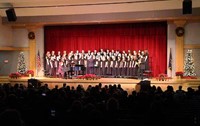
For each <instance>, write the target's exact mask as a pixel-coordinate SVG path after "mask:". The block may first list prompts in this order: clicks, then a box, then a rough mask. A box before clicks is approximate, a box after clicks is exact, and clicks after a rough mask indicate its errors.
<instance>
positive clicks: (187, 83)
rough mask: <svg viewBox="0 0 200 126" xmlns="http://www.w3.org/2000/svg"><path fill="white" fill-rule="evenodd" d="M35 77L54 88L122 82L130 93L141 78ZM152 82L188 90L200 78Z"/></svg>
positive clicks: (23, 80) (0, 79)
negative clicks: (65, 85)
mask: <svg viewBox="0 0 200 126" xmlns="http://www.w3.org/2000/svg"><path fill="white" fill-rule="evenodd" d="M33 78H34V79H37V80H39V81H41V82H42V84H48V86H49V88H51V89H52V88H54V87H55V85H58V87H62V85H63V83H66V84H67V85H69V86H74V87H75V88H76V87H77V86H78V85H82V86H83V87H84V88H85V89H86V88H87V87H88V86H89V85H92V86H94V85H97V84H99V83H102V85H103V86H104V85H110V84H111V85H113V84H116V85H118V84H121V86H122V88H123V89H125V90H127V92H128V93H129V94H130V93H131V92H132V91H133V90H137V89H136V88H137V87H136V85H137V83H139V82H140V81H141V80H140V79H128V78H101V79H98V80H82V79H62V78H47V77H33ZM28 79H31V78H30V77H21V78H19V79H10V78H9V77H0V83H11V84H16V83H19V84H24V85H25V86H27V84H28ZM148 80H149V81H150V82H151V86H152V85H155V86H156V87H157V86H160V87H161V88H162V90H166V88H167V86H168V85H171V86H173V87H174V90H177V89H178V86H179V85H182V86H183V90H187V88H188V87H192V88H194V89H197V87H198V86H199V85H200V78H198V79H175V78H173V79H168V80H166V81H158V80H156V79H155V78H152V79H148Z"/></svg>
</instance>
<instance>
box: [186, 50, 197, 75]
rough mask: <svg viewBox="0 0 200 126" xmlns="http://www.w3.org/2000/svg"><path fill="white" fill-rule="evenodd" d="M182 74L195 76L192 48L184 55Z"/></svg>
mask: <svg viewBox="0 0 200 126" xmlns="http://www.w3.org/2000/svg"><path fill="white" fill-rule="evenodd" d="M184 76H196V74H195V67H194V59H193V56H192V50H188V51H187V53H186V55H185V61H184Z"/></svg>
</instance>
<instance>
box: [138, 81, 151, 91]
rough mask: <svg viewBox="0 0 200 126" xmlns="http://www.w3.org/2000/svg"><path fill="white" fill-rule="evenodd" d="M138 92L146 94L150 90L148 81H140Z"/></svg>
mask: <svg viewBox="0 0 200 126" xmlns="http://www.w3.org/2000/svg"><path fill="white" fill-rule="evenodd" d="M140 86H141V88H140V91H141V92H148V91H150V89H151V82H150V81H148V80H145V81H140Z"/></svg>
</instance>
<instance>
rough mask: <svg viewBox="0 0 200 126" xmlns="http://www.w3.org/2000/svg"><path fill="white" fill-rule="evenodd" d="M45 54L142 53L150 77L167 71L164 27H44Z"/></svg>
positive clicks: (118, 25)
mask: <svg viewBox="0 0 200 126" xmlns="http://www.w3.org/2000/svg"><path fill="white" fill-rule="evenodd" d="M44 35H45V44H44V45H45V52H46V51H52V50H54V51H56V53H57V51H61V52H63V51H64V50H66V51H67V53H68V52H69V51H71V50H73V51H76V50H79V51H81V50H85V51H87V50H91V51H93V50H94V49H96V50H99V49H101V48H102V49H109V50H111V49H114V50H119V51H122V50H125V51H127V50H131V51H133V50H136V51H138V50H144V49H147V50H148V51H149V55H150V67H151V69H152V72H153V76H157V75H158V74H160V73H166V71H167V65H166V64H167V23H166V22H154V23H149V22H148V23H132V24H99V25H69V26H68V25H67V26H45V28H44Z"/></svg>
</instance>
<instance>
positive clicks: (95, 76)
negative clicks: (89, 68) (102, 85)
mask: <svg viewBox="0 0 200 126" xmlns="http://www.w3.org/2000/svg"><path fill="white" fill-rule="evenodd" d="M100 78H101V77H99V76H97V75H95V74H85V75H82V76H78V77H77V79H85V80H97V79H100Z"/></svg>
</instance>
